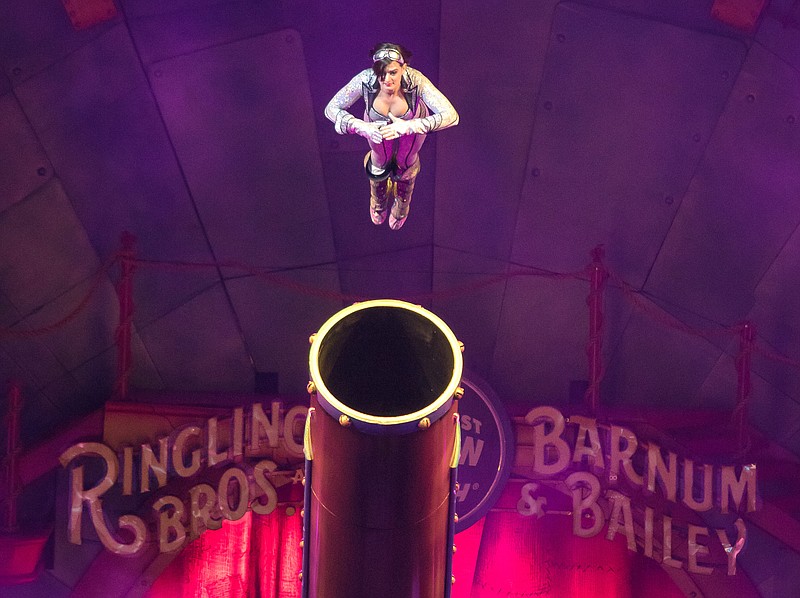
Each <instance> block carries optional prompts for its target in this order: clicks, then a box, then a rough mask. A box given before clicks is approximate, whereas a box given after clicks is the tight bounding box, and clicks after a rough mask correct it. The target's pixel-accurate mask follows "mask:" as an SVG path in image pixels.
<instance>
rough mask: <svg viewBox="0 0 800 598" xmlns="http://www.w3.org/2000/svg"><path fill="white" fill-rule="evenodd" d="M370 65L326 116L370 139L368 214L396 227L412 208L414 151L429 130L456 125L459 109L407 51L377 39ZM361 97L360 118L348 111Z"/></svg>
mask: <svg viewBox="0 0 800 598" xmlns="http://www.w3.org/2000/svg"><path fill="white" fill-rule="evenodd" d="M371 55H372V63H373V64H372V68H369V69H365V70H363V71H361V72H360V73H358V74H357V75H356V76H355V77H353V78H352V79H351V80H350V82H349V83H348V84H347V85H345V86H344V87H342V89H340V90H339V91H338V92H337V93H336V95H335V96H333V98H332V99H331V101H330V102H328V105H327V106H326V107H325V116H326V117H327V118H328V119H329V120H330V121H332V122H333V123H334V127H335V129H336V132H337V133H339V134H340V135H346V134H348V133H350V134H356V135H360V136H361V137H364V138H365V139H366V140H367V143H369V147H370V151H369V153H367V155H366V157H365V158H364V167H365V169H366V171H367V177H368V178H369V187H370V198H369V214H370V218H371V219H372V222H373V223H375V224H383V222H384V220H386V210H387V208H389V202H390V201H391V202H392V205H391V208H390V212H389V227H390V228H391V229H392V230H398V229H400V228H401V227H402V226H403V224H404V223H405V221H406V217H407V216H408V211H409V209H410V207H411V205H410V204H411V193H412V192H413V190H414V179H416V177H417V174H418V173H419V156H418V154H419V150H420V148H421V147H422V144H423V143H424V142H425V136H426V135H427V134H428V133H430V132H431V131H437V130H440V129H446V128H447V127H452V126H454V125H457V124H458V113H457V112H456V111H455V108H453V105H452V104H451V103H450V101H449V100H448V99H447V98H446V97H445V96H444V95H442V93H441V92H440V91H439V90H438V89H436V87H435V86H434V85H433V83H431V82H430V81H429V80H428V78H427V77H426V76H425V75H423V74H422V73H421V72H419V71H418V70H416V69H413V68H411V67H410V66H409V65H408V60H409V59H410V58H411V52H409V51H408V50H406V49H405V48H403V47H402V46H399V45H397V44H390V43H382V44H379V45H378V46H376V47H375V48H374V49H373V50H372V52H371ZM359 98H363V100H364V105H365V110H364V118H363V120H362V119H359V118H356V117H355V116H353V115H352V114H351V113H350V112H348V111H347V109H348V108H349V107H350V106H352V105H353V104H355V102H356V101H357V100H358V99H359Z"/></svg>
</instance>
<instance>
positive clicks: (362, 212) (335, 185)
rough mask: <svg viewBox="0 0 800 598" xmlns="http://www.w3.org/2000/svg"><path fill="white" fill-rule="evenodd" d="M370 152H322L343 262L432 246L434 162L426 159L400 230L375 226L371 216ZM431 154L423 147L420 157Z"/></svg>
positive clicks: (332, 219) (337, 245)
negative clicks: (366, 160) (367, 172)
mask: <svg viewBox="0 0 800 598" xmlns="http://www.w3.org/2000/svg"><path fill="white" fill-rule="evenodd" d="M359 139H360V138H359ZM348 141H349V139H348ZM366 153H367V148H366V147H364V148H362V149H359V150H358V151H357V152H349V153H344V152H342V153H339V152H330V153H325V154H323V155H322V161H323V165H324V172H325V184H326V189H327V198H328V206H329V207H328V210H329V213H330V217H331V225H332V228H333V236H334V245H335V246H336V256H337V258H338V259H339V260H340V261H341V260H349V259H352V258H358V257H359V256H364V255H369V254H373V253H388V252H394V251H404V250H406V249H407V248H409V247H415V246H418V245H422V244H427V245H429V244H430V243H431V239H432V238H433V179H434V170H433V168H432V165H431V164H429V163H427V162H424V161H423V163H422V167H421V169H420V174H419V175H418V177H417V183H416V185H415V188H414V196H413V199H412V200H411V211H410V213H409V216H408V221H407V222H406V224H405V225H404V226H403V228H401V229H400V230H399V231H393V230H391V229H390V228H389V223H388V222H384V223H383V224H382V225H381V226H375V224H373V223H372V220H371V219H370V216H369V182H368V180H367V177H366V175H365V173H364V156H365V155H366ZM428 156H431V157H432V153H429V152H428V151H427V148H425V147H423V149H422V156H421V158H420V160H425V158H426V157H428ZM429 166H430V167H431V168H429ZM387 259H388V258H387Z"/></svg>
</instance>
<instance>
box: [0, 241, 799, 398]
mask: <svg viewBox="0 0 800 598" xmlns="http://www.w3.org/2000/svg"><path fill="white" fill-rule="evenodd" d="M122 257H123V253H120V252H118V253H115V254H114V255H113V256H112V257H111V258H110V259H109V260H108V261H107V262H106V263H105V264H104V265H103V266H102V267H100V268H99V269H98V270H97V271H96V272H95V274H94V275H93V276H94V280H93V282H92V286H91V287H90V288H89V290H88V292H87V293H86V295H85V296H84V297H83V298H82V299H81V301H80V302H79V303H78V305H77V306H76V307H75V308H74V309H73V310H72V311H71V312H70V313H69V314H67V315H66V316H64V317H63V318H61V319H60V320H58V321H56V322H54V323H52V324H50V325H48V326H43V327H41V328H36V329H31V330H18V329H15V328H13V327H10V328H0V339H2V338H32V337H36V336H41V335H45V334H49V333H51V332H54V331H55V330H57V329H59V328H61V327H63V326H65V325H66V324H68V323H70V322H71V321H73V320H74V319H75V318H76V317H77V316H78V315H79V314H80V313H81V312H82V311H83V310H84V309H86V307H87V306H88V304H89V302H90V300H91V298H92V297H93V295H94V294H95V293H96V292H97V289H98V288H99V286H100V283H101V282H102V280H103V275H105V274H107V272H108V271H109V269H110V268H111V267H112V266H113V265H114V264H115V263H116V262H117V261H118V260H120V259H122ZM126 259H129V260H130V263H131V268H135V267H136V266H144V267H156V268H164V269H173V270H192V269H194V270H196V269H208V268H213V269H217V270H220V269H230V270H236V271H238V272H240V273H243V274H246V275H250V276H254V277H256V278H259V279H261V280H264V281H266V282H269V283H272V284H275V285H278V286H280V287H283V288H285V289H288V290H291V291H295V292H298V293H301V294H304V295H308V296H312V297H317V298H320V299H327V300H333V301H361V300H364V299H367V298H368V297H367V296H365V295H357V294H352V293H350V294H348V293H340V292H337V291H331V290H327V289H321V288H319V287H316V286H313V285H310V284H304V283H300V282H297V281H295V280H291V279H290V278H288V277H286V276H284V275H282V274H281V272H286V271H287V270H282V271H280V272H278V271H269V270H264V269H259V268H256V267H254V266H251V265H249V264H245V263H243V262H239V261H222V262H219V261H210V262H188V261H160V260H144V259H141V258H132V257H130V256H128V257H126ZM320 265H325V264H320ZM328 265H332V263H331V264H328ZM306 268H307V266H306V267H303V268H302V269H306ZM603 268H604V273H605V275H606V276H607V279H608V280H611V281H613V282H614V284H615V285H616V286H618V287H619V288H620V290H622V293H623V297H624V298H625V299H626V300H627V301H629V302H630V303H631V304H632V305H633V307H634V308H635V309H637V310H638V311H639V312H641V313H643V314H645V315H647V316H648V317H650V318H651V319H653V320H655V321H657V322H658V323H660V324H662V325H664V326H666V327H668V328H671V329H673V330H678V331H680V332H683V333H685V334H689V335H692V336H697V337H700V338H704V339H707V340H708V339H710V338H712V337H715V336H720V335H733V334H739V333H740V331H741V325H740V326H733V327H721V328H713V329H711V328H707V329H702V328H694V327H692V326H688V325H686V324H684V323H683V322H681V321H679V320H678V319H677V318H675V317H674V316H672V315H670V314H668V313H667V312H665V311H663V310H661V309H660V308H658V307H655V306H653V304H652V303H649V302H646V301H645V300H644V299H643V295H642V293H641V292H640V291H638V290H636V289H635V288H634V287H633V286H632V285H630V284H629V283H627V282H625V281H624V280H623V279H622V278H620V277H619V276H618V275H617V274H616V273H614V272H613V270H610V269H608V268H606V267H605V266H604V267H603ZM297 269H301V268H297ZM592 275H593V272H592V271H591V268H590V270H589V271H588V272H587V270H586V269H582V270H579V271H576V272H550V271H546V270H540V269H538V270H537V269H533V268H519V269H516V270H511V271H509V272H505V273H500V274H496V275H493V276H489V277H486V278H482V279H479V280H476V281H473V282H471V283H467V284H464V285H459V286H456V287H452V288H450V289H445V290H440V291H436V292H428V293H418V294H413V295H409V296H406V297H404V299H407V300H411V301H417V302H419V301H423V300H448V299H452V298H453V297H459V296H462V295H465V294H468V293H472V292H475V291H478V290H480V289H483V288H486V287H489V286H492V285H494V284H498V283H501V282H504V281H508V280H511V279H513V278H518V277H530V276H535V277H540V278H550V279H553V280H565V279H571V280H589V281H591V278H592ZM131 308H132V305H131ZM598 315H601V314H598ZM131 317H132V316H131ZM601 317H602V316H601ZM127 321H128V320H126V322H127ZM118 340H119V339H118ZM596 340H597V339H595V338H594V336H590V340H589V342H590V343H593V342H596ZM753 350H754V351H756V352H758V353H759V354H761V355H762V356H763V357H765V358H767V359H770V360H773V361H776V362H779V363H782V364H785V365H788V366H790V367H793V368H797V369H800V361H798V360H793V359H790V358H788V357H785V356H783V355H781V354H779V353H777V352H774V351H770V350H768V349H765V348H763V347H762V346H760V345H759V344H757V343H754V346H753ZM602 374H603V372H602V370H600V371H599V378H600V379H602ZM126 375H127V373H126ZM598 383H599V382H598Z"/></svg>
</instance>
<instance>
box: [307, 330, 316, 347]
mask: <svg viewBox="0 0 800 598" xmlns="http://www.w3.org/2000/svg"><path fill="white" fill-rule="evenodd" d="M315 338H317V333H316V332H315V333H314V334H312V335H311V336H309V337H308V344H309V345H313V344H314V339H315Z"/></svg>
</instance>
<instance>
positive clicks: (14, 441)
mask: <svg viewBox="0 0 800 598" xmlns="http://www.w3.org/2000/svg"><path fill="white" fill-rule="evenodd" d="M21 412H22V390H21V388H20V383H19V382H18V381H16V380H12V381H11V382H10V384H9V391H8V414H7V421H6V454H5V456H4V458H3V481H4V483H5V496H4V497H3V503H4V504H3V520H2V531H4V532H6V533H13V532H16V531H17V530H18V526H17V503H18V502H19V492H20V482H19V476H18V475H17V467H18V464H19V418H20V413H21Z"/></svg>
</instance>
